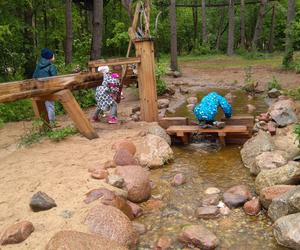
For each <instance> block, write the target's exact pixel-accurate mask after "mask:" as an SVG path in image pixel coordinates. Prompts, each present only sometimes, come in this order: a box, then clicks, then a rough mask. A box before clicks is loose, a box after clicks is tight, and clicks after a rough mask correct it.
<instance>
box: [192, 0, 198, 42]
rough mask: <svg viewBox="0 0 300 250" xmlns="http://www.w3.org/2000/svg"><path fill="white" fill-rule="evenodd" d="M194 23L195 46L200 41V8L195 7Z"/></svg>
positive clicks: (195, 1) (195, 0)
mask: <svg viewBox="0 0 300 250" xmlns="http://www.w3.org/2000/svg"><path fill="white" fill-rule="evenodd" d="M196 3H197V0H194V4H196ZM193 23H194V47H195V45H196V43H197V42H198V8H197V7H193Z"/></svg>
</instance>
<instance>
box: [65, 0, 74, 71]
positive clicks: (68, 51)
mask: <svg viewBox="0 0 300 250" xmlns="http://www.w3.org/2000/svg"><path fill="white" fill-rule="evenodd" d="M72 45H73V27H72V0H66V44H65V64H66V65H67V64H70V63H72Z"/></svg>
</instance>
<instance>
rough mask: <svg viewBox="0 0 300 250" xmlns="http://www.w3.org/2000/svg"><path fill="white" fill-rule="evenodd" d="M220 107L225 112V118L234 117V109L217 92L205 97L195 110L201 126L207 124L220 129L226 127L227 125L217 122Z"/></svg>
mask: <svg viewBox="0 0 300 250" xmlns="http://www.w3.org/2000/svg"><path fill="white" fill-rule="evenodd" d="M219 106H220V107H221V109H222V110H223V112H224V114H225V117H226V118H230V117H231V115H232V107H231V105H230V104H229V102H228V101H227V100H226V98H224V97H223V96H221V95H219V94H218V93H216V92H211V93H209V94H208V95H206V96H204V97H203V98H202V100H201V102H200V103H199V104H197V105H196V107H195V108H194V110H193V112H194V114H195V116H196V117H197V119H198V121H199V122H200V125H202V126H205V125H206V124H209V125H216V126H217V127H218V128H221V127H224V126H225V124H221V123H218V122H215V117H216V115H217V113H218V107H219Z"/></svg>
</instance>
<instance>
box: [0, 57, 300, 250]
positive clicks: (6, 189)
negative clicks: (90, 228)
mask: <svg viewBox="0 0 300 250" xmlns="http://www.w3.org/2000/svg"><path fill="white" fill-rule="evenodd" d="M216 63H217V62H216ZM181 69H182V72H183V77H181V78H177V79H174V78H170V77H167V78H166V79H167V80H168V82H169V85H173V84H176V83H178V82H181V83H188V85H190V86H200V87H201V88H208V87H226V88H238V87H240V86H241V85H242V84H243V80H244V70H243V69H223V70H220V69H216V70H212V69H210V70H204V69H199V68H198V67H197V64H195V63H191V62H186V63H182V64H181ZM273 75H275V76H276V77H277V78H278V79H280V80H281V83H282V85H283V86H284V87H291V88H294V87H299V83H300V81H299V78H300V76H299V75H296V74H294V73H286V72H280V71H278V70H277V71H276V70H274V69H272V68H266V67H263V68H262V67H261V68H257V69H256V68H255V70H254V74H253V78H255V79H259V81H260V82H262V83H263V84H266V82H267V81H269V80H271V79H272V76H273ZM137 105H138V100H137V97H136V96H134V95H133V94H132V93H128V92H127V93H126V98H125V100H124V101H123V102H122V103H121V104H120V108H119V113H120V120H121V124H119V125H108V124H106V123H97V124H94V126H95V128H96V130H97V132H98V134H99V138H98V139H95V140H91V141H90V140H87V139H86V138H84V137H83V136H81V135H79V134H77V135H74V136H71V137H68V138H67V139H65V140H63V141H61V142H59V143H54V142H51V141H50V140H48V139H47V140H43V141H42V142H41V143H37V144H34V145H32V146H31V147H28V148H18V146H17V145H18V141H19V139H20V136H21V135H23V134H24V133H25V131H26V130H27V129H28V128H29V127H30V124H31V123H30V122H18V123H8V124H6V125H5V126H4V128H2V129H0V180H1V181H0V192H1V195H0V231H1V230H2V229H3V228H5V227H6V226H9V225H11V224H13V223H15V222H18V221H23V220H28V221H31V222H32V223H33V224H34V227H35V231H34V232H33V234H32V235H31V236H30V237H29V238H28V239H27V240H26V241H24V242H22V243H20V244H16V245H8V246H1V249H2V250H6V249H44V247H45V245H46V243H47V242H48V241H49V239H50V238H51V237H52V236H53V235H54V234H55V233H56V232H58V231H60V230H63V229H72V230H78V231H82V232H85V231H86V228H85V226H84V225H83V224H82V222H83V220H84V218H85V214H86V213H87V211H88V210H89V208H90V207H91V206H94V204H93V203H91V204H89V205H86V204H85V203H83V199H84V197H85V193H87V192H88V191H90V190H91V189H94V188H99V187H100V186H101V185H103V184H101V182H100V181H99V180H93V179H91V178H90V176H89V173H88V168H90V167H95V166H97V165H99V164H101V163H103V162H105V161H106V160H111V159H112V157H113V151H112V150H111V147H112V145H113V144H114V142H116V141H117V140H119V139H123V138H130V139H132V140H133V141H134V142H137V141H138V137H139V132H140V131H142V130H143V129H145V127H147V124H146V123H135V122H132V121H127V120H128V117H129V114H130V113H131V109H132V107H134V106H137ZM92 111H93V109H91V110H88V111H86V113H87V115H88V116H89V117H90V116H91V113H92ZM58 121H59V123H60V124H61V125H62V126H64V125H66V124H69V123H71V122H70V120H69V119H68V117H67V116H61V117H59V118H58ZM38 191H43V192H46V193H47V194H48V195H49V196H50V197H52V198H53V199H55V201H56V203H57V207H56V208H53V209H51V210H48V211H44V212H38V213H34V212H32V211H31V210H30V208H29V201H30V198H31V197H32V195H33V194H34V193H36V192H38Z"/></svg>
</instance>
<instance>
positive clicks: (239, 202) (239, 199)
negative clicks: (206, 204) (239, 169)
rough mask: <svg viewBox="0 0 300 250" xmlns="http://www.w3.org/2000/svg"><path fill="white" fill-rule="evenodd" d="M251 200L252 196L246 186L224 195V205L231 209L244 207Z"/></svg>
mask: <svg viewBox="0 0 300 250" xmlns="http://www.w3.org/2000/svg"><path fill="white" fill-rule="evenodd" d="M251 198H252V194H251V192H250V190H249V188H248V187H247V186H246V185H238V186H234V187H232V188H230V189H228V190H227V191H226V192H225V193H224V194H223V199H224V203H225V204H226V205H227V206H228V207H230V208H236V207H240V206H243V205H244V203H245V202H246V201H248V200H250V199H251Z"/></svg>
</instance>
